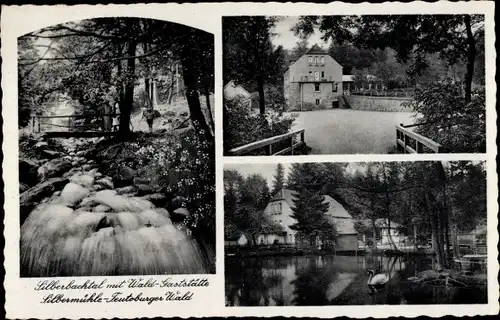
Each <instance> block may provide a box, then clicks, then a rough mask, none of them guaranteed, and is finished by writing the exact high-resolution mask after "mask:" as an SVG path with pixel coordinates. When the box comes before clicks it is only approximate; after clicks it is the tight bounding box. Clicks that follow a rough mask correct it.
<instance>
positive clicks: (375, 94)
mask: <svg viewBox="0 0 500 320" xmlns="http://www.w3.org/2000/svg"><path fill="white" fill-rule="evenodd" d="M349 94H351V95H354V96H372V97H394V98H411V97H413V95H414V92H413V91H374V90H365V91H350V93H349Z"/></svg>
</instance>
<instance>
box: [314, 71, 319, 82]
mask: <svg viewBox="0 0 500 320" xmlns="http://www.w3.org/2000/svg"><path fill="white" fill-rule="evenodd" d="M314 80H315V81H319V72H318V71H316V72H315V73H314Z"/></svg>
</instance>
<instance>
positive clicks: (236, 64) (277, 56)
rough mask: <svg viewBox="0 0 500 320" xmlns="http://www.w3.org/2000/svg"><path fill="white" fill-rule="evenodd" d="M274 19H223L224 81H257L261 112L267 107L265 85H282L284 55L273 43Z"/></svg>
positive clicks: (256, 17)
mask: <svg viewBox="0 0 500 320" xmlns="http://www.w3.org/2000/svg"><path fill="white" fill-rule="evenodd" d="M275 22H276V19H275V18H270V17H264V16H245V17H225V18H224V19H223V21H222V30H223V34H222V36H223V43H224V47H223V50H224V52H223V55H224V66H223V69H224V82H226V83H227V82H229V81H231V80H232V81H234V82H235V83H237V84H239V83H245V82H250V81H254V82H256V83H257V90H258V93H259V107H260V113H261V114H264V113H265V110H266V101H265V91H264V86H265V85H266V84H268V85H279V86H281V85H282V79H283V71H284V70H283V66H284V65H285V61H284V60H285V54H284V51H283V48H282V47H281V46H278V47H275V46H273V44H272V42H271V36H272V32H271V29H272V28H273V27H274V25H275Z"/></svg>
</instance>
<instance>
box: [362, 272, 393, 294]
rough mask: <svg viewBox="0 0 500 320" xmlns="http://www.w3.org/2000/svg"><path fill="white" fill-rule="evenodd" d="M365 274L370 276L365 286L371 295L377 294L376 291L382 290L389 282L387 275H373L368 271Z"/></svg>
mask: <svg viewBox="0 0 500 320" xmlns="http://www.w3.org/2000/svg"><path fill="white" fill-rule="evenodd" d="M366 274H367V275H369V276H370V277H369V278H368V281H367V282H366V284H367V285H368V288H370V291H371V292H372V293H376V292H378V290H380V289H382V288H383V287H384V286H385V284H386V283H387V281H389V276H388V275H387V274H382V273H379V274H375V272H374V271H373V270H368V272H367V273H366Z"/></svg>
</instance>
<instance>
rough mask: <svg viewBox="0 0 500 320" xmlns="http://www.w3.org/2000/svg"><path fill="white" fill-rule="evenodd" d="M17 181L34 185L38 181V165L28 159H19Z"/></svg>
mask: <svg viewBox="0 0 500 320" xmlns="http://www.w3.org/2000/svg"><path fill="white" fill-rule="evenodd" d="M19 182H21V183H23V184H26V185H28V186H34V185H35V184H36V183H37V182H38V165H37V164H36V162H34V161H32V160H29V159H19Z"/></svg>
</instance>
